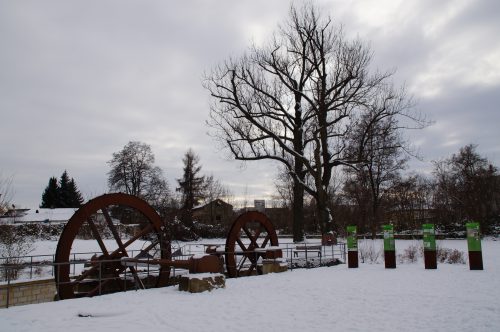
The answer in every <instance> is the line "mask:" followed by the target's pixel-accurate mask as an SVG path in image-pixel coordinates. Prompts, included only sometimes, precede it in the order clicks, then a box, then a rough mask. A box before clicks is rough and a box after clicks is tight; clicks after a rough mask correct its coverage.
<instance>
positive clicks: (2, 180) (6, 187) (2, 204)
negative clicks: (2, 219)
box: [0, 173, 14, 215]
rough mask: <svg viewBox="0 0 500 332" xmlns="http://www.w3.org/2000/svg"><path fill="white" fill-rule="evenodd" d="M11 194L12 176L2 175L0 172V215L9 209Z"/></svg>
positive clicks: (12, 193) (12, 192) (12, 194)
mask: <svg viewBox="0 0 500 332" xmlns="http://www.w3.org/2000/svg"><path fill="white" fill-rule="evenodd" d="M13 196H14V191H13V189H12V177H4V176H3V175H2V173H0V215H2V214H4V213H5V212H7V211H8V210H9V204H10V202H11V201H12V198H13Z"/></svg>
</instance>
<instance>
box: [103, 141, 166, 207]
mask: <svg viewBox="0 0 500 332" xmlns="http://www.w3.org/2000/svg"><path fill="white" fill-rule="evenodd" d="M154 163H155V156H154V153H153V151H152V150H151V146H150V145H148V144H146V143H142V142H138V141H131V142H128V143H127V144H126V145H125V146H124V147H123V149H122V150H120V151H118V152H115V153H113V158H111V160H110V161H108V164H109V165H110V167H111V170H110V171H109V172H108V184H109V188H110V190H112V191H119V192H124V193H126V194H130V195H134V196H137V197H141V198H143V199H145V200H146V201H148V202H149V203H150V204H152V205H153V206H155V207H156V208H159V207H160V206H162V205H164V204H168V202H169V200H170V189H169V187H168V184H167V181H166V180H165V178H164V176H163V172H162V170H161V169H160V168H159V167H158V166H155V164H154Z"/></svg>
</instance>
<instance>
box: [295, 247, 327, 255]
mask: <svg viewBox="0 0 500 332" xmlns="http://www.w3.org/2000/svg"><path fill="white" fill-rule="evenodd" d="M309 252H312V253H317V254H318V257H321V246H320V245H318V246H296V247H295V249H293V256H294V257H299V253H305V254H306V256H307V253H309Z"/></svg>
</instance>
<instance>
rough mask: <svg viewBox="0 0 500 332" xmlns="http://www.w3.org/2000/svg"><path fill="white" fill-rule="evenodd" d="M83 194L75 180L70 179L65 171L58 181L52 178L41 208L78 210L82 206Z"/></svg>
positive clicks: (43, 195) (44, 194) (44, 193)
mask: <svg viewBox="0 0 500 332" xmlns="http://www.w3.org/2000/svg"><path fill="white" fill-rule="evenodd" d="M82 203H83V198H82V194H81V193H80V191H79V190H78V187H77V186H76V182H75V179H73V178H70V177H69V175H68V172H67V171H66V170H65V171H64V172H63V174H62V175H61V178H60V179H59V182H58V181H57V178H56V177H51V178H50V180H49V184H48V185H47V187H46V188H45V190H44V192H43V194H42V204H40V207H41V208H50V209H54V208H78V207H80V206H81V205H82Z"/></svg>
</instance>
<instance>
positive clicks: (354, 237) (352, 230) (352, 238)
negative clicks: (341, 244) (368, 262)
mask: <svg viewBox="0 0 500 332" xmlns="http://www.w3.org/2000/svg"><path fill="white" fill-rule="evenodd" d="M347 250H349V251H358V232H357V230H356V226H347Z"/></svg>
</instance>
